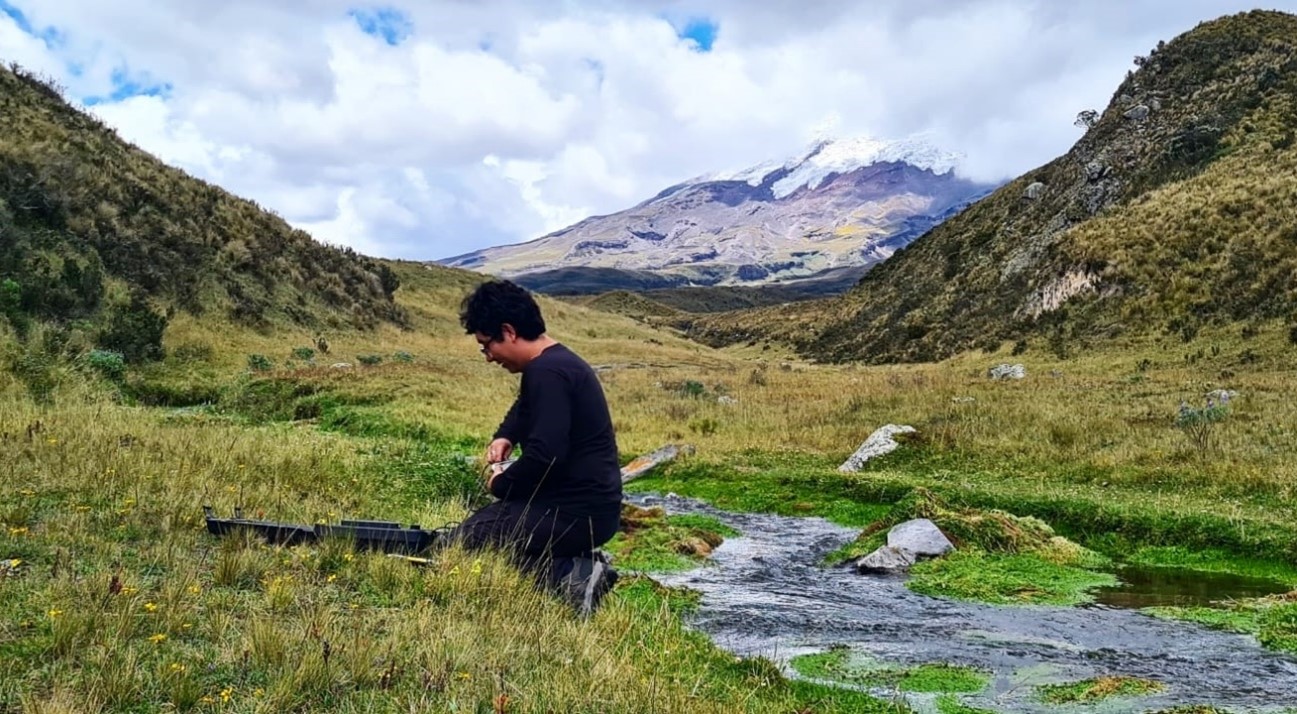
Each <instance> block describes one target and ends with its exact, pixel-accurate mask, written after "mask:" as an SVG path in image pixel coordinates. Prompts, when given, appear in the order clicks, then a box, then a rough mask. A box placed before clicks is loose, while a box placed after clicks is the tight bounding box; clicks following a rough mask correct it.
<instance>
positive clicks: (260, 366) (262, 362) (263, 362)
mask: <svg viewBox="0 0 1297 714" xmlns="http://www.w3.org/2000/svg"><path fill="white" fill-rule="evenodd" d="M274 368H275V363H274V362H271V361H270V358H269V357H267V356H265V355H257V354H252V355H248V369H250V370H252V371H253V372H269V371H270V370H272V369H274Z"/></svg>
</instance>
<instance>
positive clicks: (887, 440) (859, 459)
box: [838, 424, 916, 473]
mask: <svg viewBox="0 0 1297 714" xmlns="http://www.w3.org/2000/svg"><path fill="white" fill-rule="evenodd" d="M914 431H916V429H915V428H914V427H912V426H906V425H904V424H888V425H887V426H883V427H879V428H878V429H877V430H876V431H874V433H872V434H870V435H869V438H868V439H865V441H864V443H863V444H861V445H860V448H858V449H856V453H854V454H852V455H851V456H850V457H849V458H848V459H847V460H846V461H844V462H842V465H841V466H839V467H838V471H841V472H843V473H855V472H856V471H859V470H860V468H861V467H862V466H864V465H865V462H866V461H869V460H870V459H872V458H874V457H875V456H882V455H883V454H889V453H891V452H893V451H895V450H896V449H897V448H899V447H900V444H899V443H898V442H897V441H896V439H895V438H893V437H895V436H896V435H897V434H909V433H912V432H914Z"/></svg>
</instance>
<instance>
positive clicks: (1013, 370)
mask: <svg viewBox="0 0 1297 714" xmlns="http://www.w3.org/2000/svg"><path fill="white" fill-rule="evenodd" d="M986 376H988V377H990V378H991V379H1024V378H1026V376H1027V368H1026V367H1024V366H1022V365H1020V364H997V365H995V366H994V367H992V368H990V369H988V370H986Z"/></svg>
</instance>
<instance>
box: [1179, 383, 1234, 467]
mask: <svg viewBox="0 0 1297 714" xmlns="http://www.w3.org/2000/svg"><path fill="white" fill-rule="evenodd" d="M1227 416H1229V396H1228V394H1224V395H1222V396H1221V398H1220V401H1216V400H1215V399H1214V398H1212V397H1208V398H1207V404H1206V406H1203V407H1201V408H1194V407H1191V406H1189V405H1188V403H1186V402H1181V403H1180V410H1179V411H1178V412H1177V413H1176V417H1175V427H1176V428H1177V429H1179V430H1180V431H1182V432H1184V435H1185V436H1187V437H1188V438H1189V441H1190V442H1191V443H1192V444H1193V445H1194V447H1195V448H1197V449H1198V451H1199V452H1200V453H1206V452H1207V450H1208V449H1210V448H1211V436H1212V433H1213V432H1214V431H1215V427H1216V424H1218V423H1220V422H1222V421H1224V419H1225V417H1227Z"/></svg>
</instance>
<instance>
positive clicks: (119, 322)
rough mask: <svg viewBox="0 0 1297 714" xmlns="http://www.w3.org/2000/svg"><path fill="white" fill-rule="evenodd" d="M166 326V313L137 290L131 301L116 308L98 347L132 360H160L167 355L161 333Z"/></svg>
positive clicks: (132, 361)
mask: <svg viewBox="0 0 1297 714" xmlns="http://www.w3.org/2000/svg"><path fill="white" fill-rule="evenodd" d="M166 329H167V318H166V316H165V315H159V314H158V313H156V312H154V311H153V308H151V307H149V304H148V300H147V298H145V296H144V294H143V293H140V292H136V293H135V294H134V295H132V296H131V301H130V303H128V304H126V305H122V306H118V307H117V308H116V309H115V310H113V313H112V317H111V318H109V321H108V328H107V329H106V330H105V331H104V333H103V334H102V335H100V336H99V346H100V347H103V348H104V349H106V350H111V351H113V352H117V353H119V354H121V355H122V357H123V358H124V359H125V360H126V361H127V362H131V363H137V362H149V361H154V360H160V359H162V357H163V356H164V354H165V353H164V352H163V350H162V333H163V332H165V331H166Z"/></svg>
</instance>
